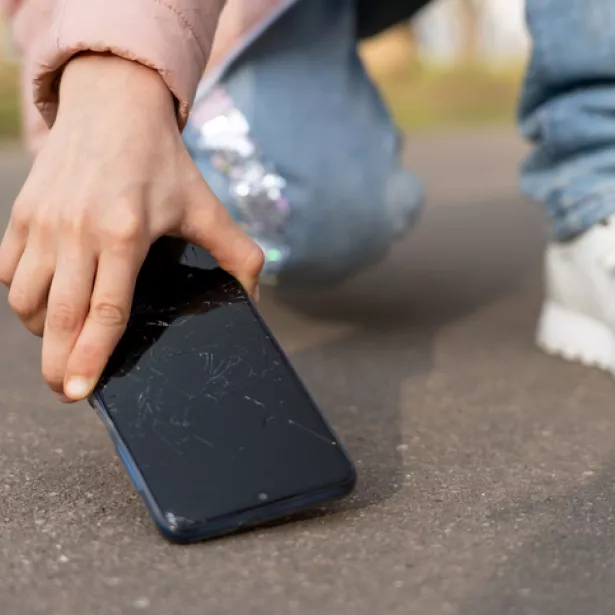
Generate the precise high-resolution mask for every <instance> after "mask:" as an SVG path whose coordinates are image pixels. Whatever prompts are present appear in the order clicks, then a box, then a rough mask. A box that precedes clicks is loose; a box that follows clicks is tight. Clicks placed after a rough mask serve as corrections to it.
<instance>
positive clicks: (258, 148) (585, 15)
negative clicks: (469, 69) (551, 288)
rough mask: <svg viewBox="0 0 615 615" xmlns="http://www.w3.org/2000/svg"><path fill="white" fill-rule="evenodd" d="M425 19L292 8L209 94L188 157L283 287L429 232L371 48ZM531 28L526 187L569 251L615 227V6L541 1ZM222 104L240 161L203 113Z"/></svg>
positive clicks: (393, 0) (348, 269)
mask: <svg viewBox="0 0 615 615" xmlns="http://www.w3.org/2000/svg"><path fill="white" fill-rule="evenodd" d="M357 2H358V4H357ZM425 3H426V2H425V0H384V1H383V2H380V3H378V2H376V0H337V1H336V2H331V1H330V0H300V1H297V2H294V3H293V2H289V5H290V6H289V8H288V10H287V11H286V12H285V13H284V14H282V15H281V16H280V17H279V18H278V19H277V20H276V21H275V23H273V24H272V25H271V26H270V27H269V28H268V29H267V30H266V32H264V33H263V34H262V35H261V36H259V37H258V38H257V39H256V40H255V41H254V42H252V43H251V44H250V45H249V46H247V48H246V49H245V51H244V52H243V53H241V54H240V55H239V56H238V57H237V58H236V59H235V60H234V61H233V62H232V63H231V64H230V65H229V67H228V68H227V69H226V70H225V71H224V72H223V73H222V74H221V75H220V76H219V78H218V79H216V81H215V82H214V81H211V82H209V83H205V84H203V87H202V88H201V89H200V93H199V95H198V97H197V101H196V105H195V113H194V115H193V118H194V119H193V121H191V123H190V124H189V125H188V127H187V129H186V131H185V133H184V137H185V141H186V144H187V146H188V148H189V150H190V152H191V153H192V155H193V157H194V160H195V161H196V163H197V165H198V166H199V168H200V169H201V171H202V173H203V175H204V177H205V179H206V180H207V181H208V182H209V184H210V186H211V187H212V189H213V190H214V192H215V193H216V194H217V195H218V197H219V198H220V199H221V200H222V201H223V202H224V203H225V205H226V206H227V207H228V208H229V210H230V211H231V213H232V214H233V216H234V217H235V218H236V219H237V220H238V221H239V222H240V223H243V224H244V226H246V229H247V230H248V232H250V233H251V234H252V235H253V236H254V237H255V239H257V241H260V242H261V244H262V245H263V247H264V250H265V252H266V254H267V255H268V258H267V266H266V272H268V273H270V274H271V276H272V277H274V278H276V280H278V281H280V282H282V283H292V282H296V283H300V284H306V283H309V282H315V283H319V284H323V283H327V282H337V281H340V280H342V279H344V278H346V277H348V276H349V275H351V274H353V273H355V272H357V271H359V270H361V269H363V268H364V267H366V266H368V265H370V264H372V263H374V262H377V261H378V260H379V259H381V258H382V257H383V256H384V255H385V254H386V252H387V250H388V249H389V247H390V246H391V245H392V243H393V242H394V241H395V239H396V238H398V237H400V236H402V235H403V234H404V233H405V232H406V231H407V230H408V229H409V228H410V227H411V226H412V224H413V223H414V222H415V220H416V219H417V216H418V213H419V211H420V206H421V203H422V197H423V191H422V188H421V184H420V182H419V180H418V179H417V178H415V177H414V176H413V175H412V174H411V173H409V172H408V171H407V170H405V169H404V168H403V166H402V165H401V161H400V145H401V138H400V135H399V133H398V131H397V129H396V127H395V126H394V124H393V122H392V120H391V117H390V115H389V113H388V110H387V109H386V107H385V105H384V104H383V102H382V100H381V98H380V96H379V94H378V92H377V91H376V89H375V88H374V86H373V84H372V83H371V81H370V80H369V78H368V76H367V75H366V73H365V71H364V69H363V66H362V65H361V62H360V60H359V58H358V55H357V51H356V46H357V39H358V37H359V36H360V34H361V32H365V33H368V34H371V33H373V28H372V29H370V24H371V23H376V22H378V23H381V24H382V26H383V27H384V26H385V25H390V23H391V22H392V21H393V20H394V19H398V18H400V17H402V16H403V17H409V16H410V15H411V14H412V12H413V11H414V10H416V9H417V8H418V7H419V6H421V5H423V4H425ZM403 5H405V6H407V9H404V8H403ZM400 9H401V10H400ZM404 10H405V11H406V12H405V13H404ZM387 11H388V13H389V14H388V15H387ZM527 13H528V24H529V28H530V31H531V33H532V37H533V53H532V58H531V62H530V64H529V68H528V71H527V77H526V81H525V87H524V91H523V95H522V100H521V104H520V113H519V118H520V126H521V130H522V131H523V133H524V134H525V135H526V137H527V138H529V139H530V140H531V141H532V142H533V143H534V149H533V153H532V154H531V155H530V156H529V158H528V160H527V161H526V162H525V164H524V166H523V169H522V172H521V184H522V187H523V190H524V191H525V193H526V194H528V195H529V196H531V197H535V198H537V199H538V200H540V201H541V202H543V203H544V204H545V206H546V208H547V210H548V212H549V214H550V216H551V219H552V228H553V236H554V238H555V239H559V240H565V239H568V238H571V237H574V236H575V235H578V234H580V233H582V232H583V231H584V230H586V229H588V228H589V227H591V226H592V225H593V224H595V223H597V222H599V221H601V220H603V219H604V218H606V217H607V216H610V215H611V214H613V213H615V199H612V198H611V194H610V191H611V189H615V60H614V59H615V3H614V2H611V1H607V0H584V1H583V2H581V1H579V0H527ZM358 14H360V15H369V20H368V22H367V23H358V18H357V15H358ZM393 16H394V17H393ZM214 90H223V95H224V97H225V100H226V102H225V103H224V104H223V105H222V106H223V107H224V106H225V105H226V111H225V112H224V113H226V115H225V118H226V120H227V124H226V125H230V123H233V124H234V125H235V129H234V130H235V133H234V134H233V135H232V139H231V141H233V142H234V143H235V145H231V146H230V147H231V149H233V148H235V150H234V151H233V152H232V153H231V154H232V155H229V151H228V149H227V150H225V148H228V147H229V145H228V135H226V140H225V138H222V140H220V138H219V137H220V133H219V132H216V131H217V130H218V129H219V127H220V123H219V122H218V123H216V121H217V120H216V117H217V116H216V113H217V111H216V110H215V109H214V111H212V110H211V109H210V110H207V109H205V110H204V111H203V107H207V104H208V102H207V101H208V99H210V98H211V97H212V95H213V96H214V98H215V96H216V94H215V92H214ZM212 92H214V94H212ZM218 107H219V105H218ZM229 110H230V112H231V113H234V114H235V115H234V116H233V117H234V118H235V119H234V120H233V122H228V119H229V117H231V116H229ZM203 118H205V120H204V119H203ZM212 118H213V120H215V121H214V122H211V120H212ZM237 118H239V119H237ZM218 119H219V118H218ZM204 121H205V122H206V121H210V124H209V128H207V130H204V129H203V126H204ZM212 127H213V128H214V130H213V132H212V131H211V130H210V129H211V128H212ZM611 130H613V131H614V133H613V135H611V133H610V131H611ZM237 131H239V132H237ZM204 134H209V135H210V136H211V135H212V134H213V135H214V136H213V138H205V137H203V135H204ZM222 136H223V137H224V135H222ZM238 152H239V153H238ZM244 155H245V156H247V158H243V156H244ZM238 157H239V158H238ZM250 178H252V179H250ZM254 178H256V179H254ZM265 178H268V179H267V181H268V182H269V183H268V184H267V185H269V186H272V187H271V189H270V190H269V189H268V188H263V186H264V185H265V183H266V182H265ZM272 178H273V179H272ZM268 190H269V192H268ZM268 194H269V195H270V196H267V195H268ZM271 195H273V196H271ZM276 199H278V200H279V202H278V205H280V207H278V210H279V211H278V210H276V209H275V206H272V203H273V201H275V200H276ZM268 207H269V208H270V209H271V207H273V210H275V211H274V214H273V215H271V212H269V213H267V211H268ZM273 210H272V211H273ZM259 216H260V217H259ZM274 227H275V228H274Z"/></svg>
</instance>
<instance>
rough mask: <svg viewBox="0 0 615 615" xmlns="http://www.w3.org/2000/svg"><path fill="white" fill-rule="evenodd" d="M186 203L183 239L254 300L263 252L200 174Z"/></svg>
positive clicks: (190, 184)
mask: <svg viewBox="0 0 615 615" xmlns="http://www.w3.org/2000/svg"><path fill="white" fill-rule="evenodd" d="M184 202H185V207H184V216H183V220H182V223H181V228H180V233H181V236H182V237H183V238H184V239H185V240H187V241H189V242H191V243H194V244H195V245H197V246H199V247H201V248H203V249H205V250H207V251H208V252H209V253H210V254H211V255H212V256H213V257H214V258H215V259H216V261H217V262H218V264H219V265H220V267H222V269H224V270H225V271H228V273H230V274H231V275H233V276H234V277H235V278H237V280H239V282H240V284H241V285H242V286H243V287H244V288H245V289H246V291H247V292H248V293H249V294H250V295H251V296H253V297H254V295H255V294H256V289H257V286H258V278H259V276H260V273H261V270H262V268H263V264H264V255H263V251H262V250H261V249H260V248H259V247H258V245H257V244H256V243H255V242H254V241H253V240H252V239H250V237H249V236H248V235H247V234H246V233H245V232H244V231H243V230H242V229H241V228H240V227H239V226H238V225H237V224H236V223H235V221H234V220H233V218H232V217H231V215H230V214H229V213H228V211H227V210H226V208H225V207H224V205H222V203H221V202H220V201H219V200H218V198H217V197H216V196H215V195H214V193H213V192H212V191H211V189H210V188H209V186H208V185H207V183H206V182H205V180H204V179H203V178H202V177H201V176H200V174H199V176H198V178H195V179H194V180H193V181H191V182H189V184H188V187H187V190H186V196H185V201H184Z"/></svg>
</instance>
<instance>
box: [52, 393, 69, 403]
mask: <svg viewBox="0 0 615 615" xmlns="http://www.w3.org/2000/svg"><path fill="white" fill-rule="evenodd" d="M54 395H55V396H56V397H57V398H58V401H61V402H62V403H63V404H70V403H71V401H72V399H69V398H68V397H66V395H63V394H62V393H54Z"/></svg>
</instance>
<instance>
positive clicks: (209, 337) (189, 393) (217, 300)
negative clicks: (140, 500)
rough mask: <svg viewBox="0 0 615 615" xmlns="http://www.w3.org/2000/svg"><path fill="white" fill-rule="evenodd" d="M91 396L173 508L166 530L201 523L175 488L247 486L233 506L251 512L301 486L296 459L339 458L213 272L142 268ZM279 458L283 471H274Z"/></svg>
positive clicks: (242, 304)
mask: <svg viewBox="0 0 615 615" xmlns="http://www.w3.org/2000/svg"><path fill="white" fill-rule="evenodd" d="M154 274H155V275H154ZM98 394H99V396H100V398H101V399H103V401H104V405H105V407H106V408H107V411H108V413H109V416H110V418H111V420H112V422H113V423H114V425H115V427H116V429H117V430H118V432H119V433H120V434H121V437H122V439H123V441H124V442H126V445H127V447H128V448H129V450H130V452H131V454H132V456H133V458H134V459H135V460H136V461H137V464H138V469H139V471H140V472H141V473H142V475H143V476H145V477H146V478H149V479H150V480H148V481H146V482H148V483H150V486H152V489H153V490H154V491H156V490H157V494H156V495H157V497H159V499H161V500H165V499H166V500H168V501H169V502H173V503H174V507H173V508H171V507H168V508H166V510H167V511H172V512H166V513H165V514H166V515H167V522H168V523H169V524H170V525H171V526H178V527H179V526H182V527H184V526H185V525H186V524H189V523H190V521H189V520H190V519H192V518H199V517H198V516H197V515H198V514H201V518H202V509H199V508H198V506H196V505H195V503H194V502H193V501H191V500H190V499H189V498H187V497H186V496H185V495H184V494H185V492H186V489H185V485H184V487H183V488H180V487H181V484H182V483H184V482H185V483H188V482H190V481H192V482H194V481H195V479H198V480H197V483H198V481H200V480H202V481H204V483H205V484H206V485H207V490H208V495H209V497H210V498H213V499H214V500H216V501H223V500H224V498H223V497H222V496H221V495H220V494H221V493H222V492H225V490H226V489H227V488H228V486H227V484H226V483H229V482H230V483H232V482H233V481H235V482H241V481H245V483H246V484H247V485H249V487H248V488H246V489H244V491H243V493H251V495H250V498H251V499H250V500H249V501H247V502H243V501H241V502H240V501H237V502H236V503H235V504H234V506H236V507H238V506H240V505H241V506H249V505H250V502H260V503H262V502H265V501H270V500H274V499H275V497H276V493H275V492H276V487H278V488H279V487H280V485H282V486H284V480H288V485H287V486H286V488H285V489H284V494H285V495H286V496H288V493H289V492H290V493H292V491H293V489H295V487H294V484H295V483H297V487H296V488H297V489H300V488H303V489H305V488H306V486H305V485H302V484H301V481H302V480H303V481H304V482H306V481H309V480H311V476H312V474H314V472H308V471H307V469H306V468H307V466H306V467H305V468H304V467H303V466H304V465H305V464H306V462H307V461H308V460H310V459H312V458H315V459H324V460H325V461H326V459H327V457H328V455H331V456H333V457H334V456H335V455H338V454H339V450H337V449H338V444H337V442H336V441H335V438H334V436H333V434H332V433H331V431H330V430H329V429H328V427H327V426H326V424H325V423H324V421H323V419H322V417H321V416H320V415H319V414H318V412H316V411H315V410H314V409H313V406H312V405H311V401H310V400H309V398H307V397H306V393H305V390H304V389H303V388H302V387H301V385H300V384H299V383H298V381H297V380H296V377H295V376H294V372H292V371H289V366H288V364H287V363H286V360H285V358H284V356H283V354H282V353H281V351H280V350H279V348H278V346H277V344H276V343H275V341H274V340H272V338H271V337H270V335H269V334H268V333H267V331H266V329H264V328H263V327H262V326H261V325H260V323H258V316H257V315H256V313H255V312H254V311H253V309H252V308H251V307H250V306H249V303H248V302H247V299H246V295H245V292H244V291H243V289H242V288H241V286H240V285H239V284H238V283H237V282H236V281H235V280H234V279H233V278H232V277H231V276H230V275H228V274H226V273H225V272H224V271H222V270H221V269H213V270H201V269H197V268H194V267H188V266H185V265H176V266H175V269H174V270H173V272H171V273H170V272H169V271H166V272H165V274H164V275H161V274H160V272H159V271H158V272H153V271H152V270H150V271H149V272H148V271H146V273H145V274H144V275H143V276H142V277H141V278H140V280H139V283H138V285H137V292H136V294H135V303H134V306H133V311H132V315H131V320H130V324H129V327H128V330H127V332H126V334H125V336H124V337H123V339H122V340H121V342H120V344H119V345H118V348H117V350H116V352H115V353H114V355H113V357H112V358H111V360H110V362H109V365H108V367H107V370H106V371H105V374H104V376H103V379H102V380H101V384H100V386H99V389H98ZM327 449H328V450H330V451H331V453H329V454H326V453H324V451H326V450H327ZM279 459H285V460H290V465H289V467H288V468H281V469H279V468H277V467H276V464H278V463H279V462H278V460H279ZM293 462H294V463H296V467H293V466H292V463H293ZM276 472H277V473H280V472H282V474H283V475H284V476H285V474H284V473H287V474H288V479H286V478H284V480H280V477H276V476H275V473H276ZM293 473H294V477H293ZM191 474H192V476H191ZM303 475H305V478H302V476H303ZM291 478H292V480H291ZM152 481H154V483H156V484H153V485H151V482H152ZM192 490H194V486H193V487H192ZM187 492H188V494H190V493H192V491H190V489H188V490H187ZM161 493H162V496H160V494H161ZM229 497H230V496H229ZM237 497H239V496H237ZM182 498H184V499H183V500H182ZM227 499H228V497H227Z"/></svg>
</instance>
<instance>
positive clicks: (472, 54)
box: [457, 0, 485, 64]
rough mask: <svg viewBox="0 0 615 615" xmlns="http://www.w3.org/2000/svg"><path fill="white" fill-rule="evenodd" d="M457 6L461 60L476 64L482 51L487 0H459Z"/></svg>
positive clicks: (465, 62)
mask: <svg viewBox="0 0 615 615" xmlns="http://www.w3.org/2000/svg"><path fill="white" fill-rule="evenodd" d="M457 6H458V9H457V10H458V13H459V21H460V24H461V48H460V60H461V62H462V63H464V64H475V63H476V61H477V60H478V57H479V53H480V40H481V32H480V30H481V18H482V15H483V12H484V10H485V0H458V3H457Z"/></svg>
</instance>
